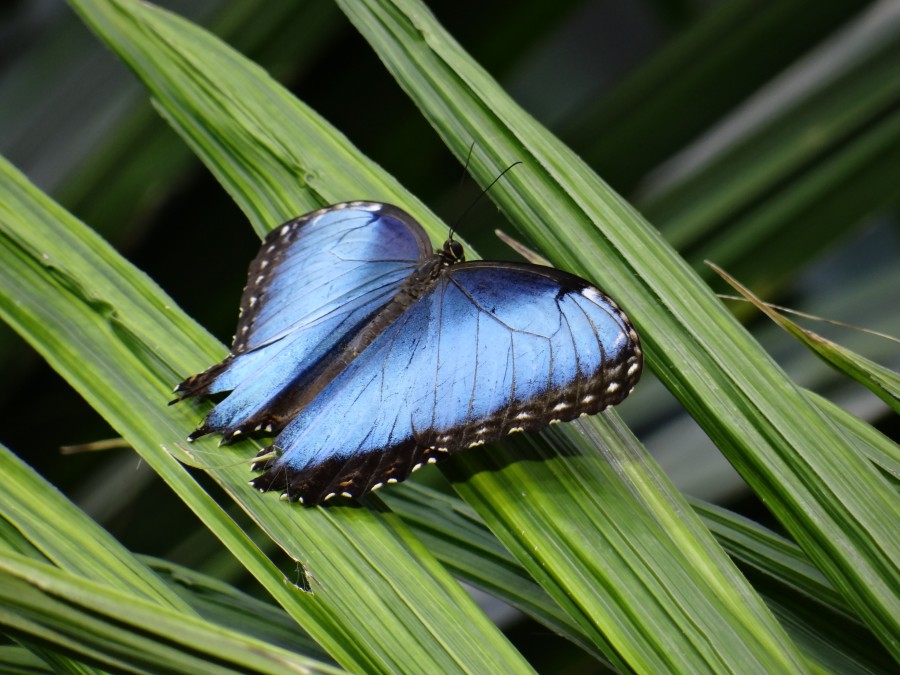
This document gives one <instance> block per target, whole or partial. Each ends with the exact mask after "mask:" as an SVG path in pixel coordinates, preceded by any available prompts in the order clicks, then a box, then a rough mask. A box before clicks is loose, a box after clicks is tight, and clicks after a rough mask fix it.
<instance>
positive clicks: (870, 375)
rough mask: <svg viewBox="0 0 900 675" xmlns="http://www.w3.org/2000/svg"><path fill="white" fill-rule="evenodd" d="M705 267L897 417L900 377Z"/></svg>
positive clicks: (736, 281)
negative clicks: (880, 401) (874, 396)
mask: <svg viewBox="0 0 900 675" xmlns="http://www.w3.org/2000/svg"><path fill="white" fill-rule="evenodd" d="M709 265H710V267H712V269H713V270H714V271H715V272H716V273H717V274H718V275H719V276H720V277H722V278H723V279H724V280H725V281H727V282H728V283H729V284H730V285H731V287H732V288H734V289H735V290H736V291H737V292H738V293H740V294H741V295H743V296H744V297H745V298H746V299H747V300H749V301H750V302H752V303H753V305H754V306H755V307H756V308H757V309H758V310H759V311H761V312H762V313H763V314H765V315H766V316H767V317H769V318H770V319H772V321H774V322H775V323H776V324H777V325H779V326H781V327H782V328H784V330H786V331H787V332H788V333H790V334H791V335H793V336H794V337H795V338H797V339H798V340H800V342H802V343H803V344H804V345H806V346H807V347H808V348H809V349H810V350H811V351H812V352H813V353H815V354H816V355H817V356H818V357H819V358H821V359H822V360H823V361H825V363H827V364H829V365H830V366H832V367H833V368H835V369H836V370H838V371H839V372H842V373H844V374H845V375H846V376H847V377H851V378H853V379H854V380H856V381H857V382H859V383H860V384H861V385H863V386H864V387H866V389H868V390H870V391H871V392H872V393H873V394H875V395H876V396H877V397H878V398H880V399H881V400H882V401H884V402H885V403H887V404H888V405H889V406H890V407H891V408H892V409H893V410H894V412H897V413H900V375H898V374H897V373H895V372H894V371H893V370H891V369H889V368H885V367H884V366H882V365H879V364H877V363H875V362H874V361H871V360H869V359H867V358H865V357H864V356H860V355H859V354H856V353H855V352H852V351H850V350H849V349H845V348H844V347H842V346H841V345H839V344H837V343H835V342H832V341H831V340H828V339H826V338H824V337H822V336H821V335H818V334H816V333H814V332H812V331H811V330H807V329H805V328H803V327H802V326H800V325H799V324H797V323H795V322H794V321H791V320H790V319H788V318H787V317H786V316H784V315H783V314H781V313H780V312H778V311H777V310H775V309H774V308H772V307H771V306H770V305H768V304H767V303H765V302H763V301H762V300H761V299H760V298H758V297H757V296H756V295H754V294H753V293H752V292H751V291H750V289H749V288H747V287H746V286H744V285H743V284H741V283H740V282H739V281H738V280H737V279H735V278H734V277H733V276H731V275H730V274H728V273H727V272H726V271H725V270H723V269H722V268H721V267H719V266H718V265H713V264H712V263H709Z"/></svg>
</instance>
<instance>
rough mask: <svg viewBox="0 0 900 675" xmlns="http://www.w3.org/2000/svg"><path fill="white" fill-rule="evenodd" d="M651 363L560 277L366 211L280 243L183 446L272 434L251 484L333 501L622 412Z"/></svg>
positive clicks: (601, 305) (401, 214)
mask: <svg viewBox="0 0 900 675" xmlns="http://www.w3.org/2000/svg"><path fill="white" fill-rule="evenodd" d="M642 366H643V355H642V351H641V346H640V341H639V339H638V336H637V333H636V332H635V330H634V327H633V326H632V324H631V322H630V321H629V319H628V317H627V316H626V315H625V314H624V313H623V312H622V310H621V309H619V307H618V306H617V305H616V303H615V302H614V301H613V300H611V299H610V298H609V297H607V296H606V295H604V294H603V293H602V292H601V291H600V290H598V289H597V288H595V287H594V286H592V285H591V284H590V283H589V282H587V281H585V280H584V279H581V278H579V277H577V276H574V275H572V274H568V273H566V272H562V271H560V270H557V269H554V268H551V267H542V266H538V265H531V264H527V263H517V262H488V261H477V262H465V261H464V254H463V248H462V245H461V244H460V243H459V242H457V241H455V240H454V239H453V238H452V236H451V238H450V239H448V240H447V241H446V242H445V243H444V245H443V247H442V248H441V249H440V250H437V251H435V250H434V249H433V248H432V246H431V245H430V243H429V240H428V237H427V236H426V234H425V231H424V230H423V229H422V227H421V226H420V225H419V224H418V223H417V222H416V221H415V220H414V219H413V218H412V216H410V215H409V214H407V213H406V212H405V211H403V210H401V209H399V208H397V207H396V206H391V205H389V204H382V203H378V202H368V201H354V202H345V203H341V204H335V205H333V206H328V207H325V208H322V209H319V210H318V211H313V212H311V213H307V214H305V215H302V216H299V217H297V218H295V219H293V220H290V221H288V222H287V223H285V224H283V225H281V226H280V227H278V228H277V229H275V230H273V231H272V232H270V233H269V235H268V236H267V237H266V238H265V240H264V241H263V244H262V247H261V249H260V251H259V253H258V254H257V256H256V258H255V259H254V260H253V262H252V263H251V265H250V271H249V275H248V282H247V286H246V288H245V289H244V293H243V296H242V298H241V304H240V318H239V320H238V326H237V333H236V335H235V338H234V345H233V347H232V348H231V353H230V354H229V355H228V356H227V357H226V358H225V360H223V361H222V362H221V363H218V364H216V365H213V366H212V367H210V368H208V369H207V370H205V371H203V372H202V373H199V374H197V375H193V376H192V377H189V378H187V379H186V380H184V381H183V382H182V383H181V384H179V385H178V386H177V387H175V393H176V394H178V396H179V398H178V399H176V401H173V403H174V402H177V401H180V400H183V399H185V398H188V397H209V396H216V395H219V396H221V395H223V394H225V396H224V398H221V400H219V402H218V403H217V404H216V405H215V407H214V408H213V409H212V411H211V412H210V413H209V414H208V415H207V417H206V419H205V420H204V421H203V423H202V424H201V425H200V426H199V427H198V428H197V429H196V430H195V431H194V432H193V433H192V434H191V435H190V436H189V437H188V439H189V440H191V441H193V440H195V439H197V438H199V437H201V436H203V435H205V434H209V433H214V432H215V433H221V434H222V443H231V442H234V441H236V440H239V439H240V438H243V437H246V436H250V435H266V436H273V435H274V436H275V440H274V442H273V443H272V444H271V445H270V446H268V447H267V448H265V449H263V451H262V452H260V454H259V458H260V459H259V461H258V462H256V463H255V464H254V466H253V468H254V470H257V471H263V472H264V473H262V474H261V475H259V476H258V477H256V478H255V479H254V480H253V481H252V483H251V484H252V485H253V486H254V487H256V488H258V489H259V490H261V491H267V490H281V491H282V496H283V498H286V499H290V500H297V501H301V502H302V503H304V504H307V505H312V504H320V503H322V502H324V501H326V500H328V499H330V498H331V497H334V496H342V497H349V498H353V497H361V496H363V495H365V494H367V493H368V492H371V491H372V490H376V489H378V488H380V487H382V486H383V485H386V484H391V483H397V482H399V481H402V480H404V479H405V478H407V476H408V475H409V474H410V473H411V472H412V471H414V470H415V469H417V468H419V467H420V466H422V465H423V464H426V463H434V462H436V461H438V460H440V459H443V458H444V457H447V456H449V455H451V454H452V453H454V452H457V451H458V450H462V449H465V448H472V447H475V446H480V445H483V444H486V443H492V442H494V441H497V440H499V439H500V438H502V437H504V436H506V435H508V434H511V433H514V432H518V431H535V430H537V429H540V428H542V427H545V426H547V425H548V424H553V423H555V422H563V421H569V420H572V419H574V418H576V417H578V416H579V415H585V414H587V415H591V414H594V413H597V412H599V411H601V410H603V409H605V408H606V407H608V406H611V405H615V404H617V403H619V402H621V401H622V400H623V399H624V398H625V397H626V396H627V395H628V394H629V393H630V392H631V390H632V388H633V387H634V385H635V384H636V383H637V381H638V379H639V377H640V374H641V368H642Z"/></svg>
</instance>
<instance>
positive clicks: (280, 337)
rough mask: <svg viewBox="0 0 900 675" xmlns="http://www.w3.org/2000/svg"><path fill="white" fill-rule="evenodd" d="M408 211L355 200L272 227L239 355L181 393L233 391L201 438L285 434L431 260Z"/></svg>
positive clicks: (256, 268) (249, 299)
mask: <svg viewBox="0 0 900 675" xmlns="http://www.w3.org/2000/svg"><path fill="white" fill-rule="evenodd" d="M408 218H409V216H407V215H406V214H405V213H403V212H402V211H399V209H393V208H391V207H388V206H386V205H380V204H372V203H370V202H362V203H359V202H351V203H347V204H341V205H337V206H334V207H330V208H328V209H322V210H320V211H316V212H313V213H310V214H307V215H305V216H301V217H300V218H297V219H295V220H293V221H290V222H288V223H285V224H284V225H282V226H280V227H279V228H277V229H275V230H273V231H272V232H271V233H270V234H269V235H268V236H267V237H266V239H265V241H263V244H262V247H261V249H260V252H259V254H258V255H257V257H256V258H255V259H254V261H253V262H252V263H251V265H250V272H249V277H248V282H247V287H246V289H245V290H244V294H243V297H242V299H241V316H240V319H239V322H238V328H237V333H236V335H235V339H234V346H233V347H232V350H231V353H230V354H229V355H228V357H227V358H226V359H225V360H224V361H222V362H221V363H219V364H217V365H215V366H213V367H212V368H210V369H208V370H206V371H205V372H203V373H200V374H199V375H195V376H194V377H191V378H188V379H187V380H185V381H184V382H183V383H181V384H180V385H179V386H178V388H176V393H179V394H181V395H182V397H186V396H196V395H201V396H202V395H209V394H216V393H220V392H226V391H227V392H231V393H230V394H229V395H228V396H227V397H226V398H225V399H224V400H223V401H222V402H221V403H219V404H218V405H217V406H216V407H215V409H214V410H213V411H212V413H210V415H209V416H208V417H207V419H206V420H205V421H204V423H203V425H201V426H200V428H199V429H198V430H197V431H196V432H195V433H194V435H193V437H197V436H200V435H202V434H205V433H210V432H221V433H224V434H225V435H226V438H230V437H232V436H233V435H236V433H248V432H252V431H254V430H257V427H259V430H263V431H265V430H266V429H267V427H268V431H270V432H271V431H276V430H278V429H279V428H280V427H281V426H283V423H284V421H285V420H286V419H287V418H289V417H290V416H292V415H293V413H294V412H295V410H294V407H295V405H296V404H297V401H298V400H299V399H301V398H302V396H301V394H302V393H303V392H306V393H307V394H308V393H309V392H308V391H307V390H308V386H309V383H310V382H312V381H313V380H314V379H315V378H316V377H317V375H318V374H319V372H320V371H322V370H323V369H324V368H325V367H326V366H327V364H328V362H329V359H330V357H331V356H332V355H333V354H334V353H336V352H339V351H340V350H341V346H342V345H343V344H344V343H346V342H349V341H350V340H352V339H353V337H354V336H355V335H356V334H357V332H358V331H359V329H360V327H361V326H363V325H365V324H366V323H368V322H369V321H370V320H371V318H372V317H373V316H374V315H376V314H377V313H378V311H379V310H381V309H382V308H383V307H384V305H385V304H387V303H388V302H389V301H390V300H391V298H392V297H393V296H394V294H395V293H396V292H397V289H398V288H399V287H400V286H401V285H402V284H403V282H404V281H405V280H406V279H407V277H408V276H409V275H410V273H411V272H413V271H414V270H415V269H416V267H417V266H418V265H419V264H421V262H422V260H423V259H426V258H428V257H430V255H431V253H432V250H431V247H430V245H429V243H428V240H427V238H426V237H425V234H424V232H422V230H421V228H419V227H418V226H416V227H410V226H409V224H407V223H405V222H403V220H404V219H408Z"/></svg>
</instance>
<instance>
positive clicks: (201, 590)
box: [139, 556, 327, 661]
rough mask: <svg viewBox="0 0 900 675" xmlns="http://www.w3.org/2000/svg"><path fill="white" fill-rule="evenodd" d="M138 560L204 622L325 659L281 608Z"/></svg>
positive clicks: (161, 563) (170, 566) (202, 577)
mask: <svg viewBox="0 0 900 675" xmlns="http://www.w3.org/2000/svg"><path fill="white" fill-rule="evenodd" d="M139 558H140V560H141V562H143V563H144V564H145V565H146V566H147V567H149V568H150V569H152V570H153V571H154V572H155V573H156V574H157V575H158V576H159V577H160V578H161V579H162V580H163V581H164V582H165V583H166V584H167V585H168V586H169V587H170V588H171V589H172V590H173V591H174V592H175V593H177V594H178V595H179V596H180V597H181V598H182V599H183V600H184V601H185V602H186V603H187V604H188V605H190V607H191V608H193V609H194V611H196V612H197V613H198V614H199V615H200V616H202V617H203V618H204V619H206V620H207V621H212V622H213V623H215V624H218V625H220V626H225V627H226V628H230V629H232V630H237V631H240V632H242V633H244V634H246V635H250V636H253V637H255V638H257V639H259V640H264V641H265V642H267V643H269V644H273V645H277V646H279V647H283V648H285V649H290V650H291V651H292V652H295V653H297V654H304V655H306V656H311V657H314V658H316V659H319V660H322V661H325V660H327V657H326V656H325V654H324V652H322V650H321V648H320V647H319V646H318V645H317V644H316V643H315V642H313V641H312V639H311V638H310V637H309V635H307V634H306V633H305V632H304V631H303V630H301V629H300V628H299V627H298V626H297V624H296V622H295V621H294V620H293V619H291V618H290V616H288V615H287V613H286V612H284V610H282V609H281V608H279V607H276V606H275V605H272V604H271V603H268V602H263V601H262V600H259V599H257V598H254V597H252V596H250V595H248V594H247V593H244V592H242V591H239V590H237V589H236V588H234V587H233V586H230V585H228V584H226V583H224V582H222V581H219V580H218V579H216V578H214V577H211V576H209V575H207V574H202V573H200V572H197V571H196V570H192V569H188V568H186V567H183V566H182V565H176V564H175V563H172V562H169V561H168V560H161V559H159V558H151V557H149V556H139Z"/></svg>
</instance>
